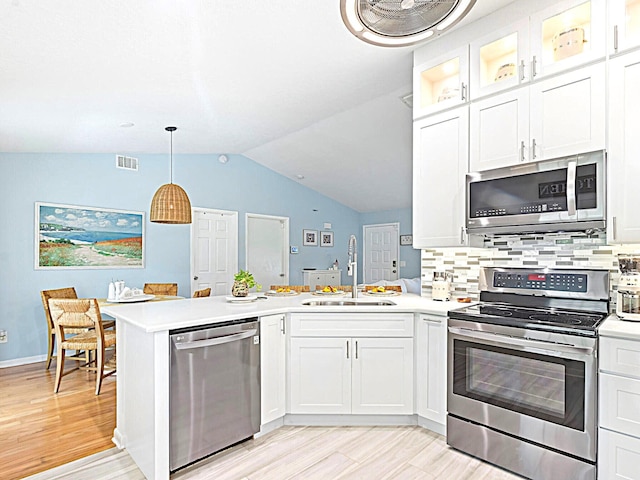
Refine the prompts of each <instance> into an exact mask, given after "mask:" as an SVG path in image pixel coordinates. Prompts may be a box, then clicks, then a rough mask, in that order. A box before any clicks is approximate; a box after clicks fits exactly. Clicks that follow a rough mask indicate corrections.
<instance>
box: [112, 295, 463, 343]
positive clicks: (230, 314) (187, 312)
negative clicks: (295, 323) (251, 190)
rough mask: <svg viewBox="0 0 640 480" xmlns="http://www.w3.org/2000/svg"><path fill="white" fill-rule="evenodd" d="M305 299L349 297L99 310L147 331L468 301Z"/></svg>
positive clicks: (437, 311)
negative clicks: (324, 302) (313, 303)
mask: <svg viewBox="0 0 640 480" xmlns="http://www.w3.org/2000/svg"><path fill="white" fill-rule="evenodd" d="M309 300H316V301H317V300H327V301H332V300H334V301H341V300H353V299H352V298H351V295H350V294H345V295H344V296H333V295H327V296H321V295H313V294H311V293H302V294H300V295H294V296H291V297H276V296H268V297H267V299H266V300H260V299H258V300H255V301H253V302H248V303H246V304H245V303H233V302H229V301H227V300H226V298H225V297H224V296H216V297H204V298H189V299H185V300H179V301H171V302H155V303H127V304H114V305H110V306H108V307H104V308H102V309H101V311H102V312H103V313H106V314H107V315H110V316H112V317H115V318H116V319H118V320H120V321H121V322H122V321H123V322H127V323H129V324H131V325H134V326H135V327H137V328H140V329H141V330H143V331H145V332H147V333H151V332H160V331H168V330H175V329H178V328H188V327H195V326H199V325H210V324H215V323H220V322H226V321H229V320H236V319H239V318H246V317H262V316H265V315H274V314H280V313H294V312H317V313H330V312H365V313H367V312H370V313H380V312H393V313H431V314H434V315H445V314H446V313H447V312H448V311H449V310H453V309H455V308H463V307H467V306H469V304H468V303H458V302H455V301H450V302H439V301H436V300H430V299H427V298H423V297H421V296H419V295H415V294H412V293H403V294H402V295H396V296H373V295H367V294H359V295H358V298H357V301H358V302H375V301H380V300H389V301H391V302H393V303H395V304H396V305H363V306H307V305H302V303H303V302H306V301H309Z"/></svg>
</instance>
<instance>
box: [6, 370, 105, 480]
mask: <svg viewBox="0 0 640 480" xmlns="http://www.w3.org/2000/svg"><path fill="white" fill-rule="evenodd" d="M68 365H69V368H73V367H74V366H76V365H77V363H75V362H69V363H68ZM95 378H96V377H95V374H94V373H91V372H87V371H77V372H73V373H71V374H69V375H67V376H65V377H64V378H63V379H62V383H61V385H60V392H59V393H57V394H55V393H53V385H54V379H55V360H54V362H53V363H52V365H51V369H50V370H48V371H47V370H45V368H44V362H41V363H32V364H29V365H22V366H19V367H10V368H0V459H1V464H0V478H2V479H3V480H14V479H20V478H23V477H25V476H27V475H31V474H34V473H36V472H42V471H44V470H48V469H51V468H53V467H56V466H58V465H63V464H66V463H68V462H71V461H74V460H77V459H80V458H83V457H86V456H88V455H92V454H94V453H96V452H100V451H103V450H107V449H109V448H112V447H113V443H112V442H111V437H112V436H113V429H114V428H115V424H116V379H115V377H107V378H106V379H104V381H103V383H102V389H101V391H100V395H98V396H96V395H95Z"/></svg>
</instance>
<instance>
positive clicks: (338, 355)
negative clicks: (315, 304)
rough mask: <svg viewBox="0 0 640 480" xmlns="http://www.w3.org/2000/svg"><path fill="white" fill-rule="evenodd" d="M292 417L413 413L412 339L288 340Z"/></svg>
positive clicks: (315, 338)
mask: <svg viewBox="0 0 640 480" xmlns="http://www.w3.org/2000/svg"><path fill="white" fill-rule="evenodd" d="M290 365H291V367H290V371H291V384H290V390H291V407H290V411H291V413H294V414H296V413H298V414H319V413H325V414H327V413H330V414H406V415H410V414H412V413H413V339H411V338H340V337H336V338H326V337H294V338H291V363H290Z"/></svg>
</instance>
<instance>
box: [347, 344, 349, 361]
mask: <svg viewBox="0 0 640 480" xmlns="http://www.w3.org/2000/svg"><path fill="white" fill-rule="evenodd" d="M347 358H349V340H347Z"/></svg>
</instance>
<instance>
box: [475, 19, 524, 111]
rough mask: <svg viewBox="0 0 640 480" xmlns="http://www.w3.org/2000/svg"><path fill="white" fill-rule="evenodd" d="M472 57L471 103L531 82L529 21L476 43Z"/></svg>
mask: <svg viewBox="0 0 640 480" xmlns="http://www.w3.org/2000/svg"><path fill="white" fill-rule="evenodd" d="M469 57H470V68H469V70H470V71H469V75H470V85H471V87H470V96H471V100H476V99H478V98H481V97H484V96H486V95H490V94H494V93H497V92H500V91H502V90H506V89H510V88H513V87H517V86H518V85H520V84H521V83H523V82H527V81H529V68H528V65H529V19H528V18H525V19H523V20H521V21H519V22H516V23H514V24H511V25H508V26H506V27H502V28H499V29H496V30H494V31H492V32H491V33H490V34H488V35H485V36H483V37H481V38H478V39H476V40H474V41H473V42H471V45H470V52H469Z"/></svg>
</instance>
